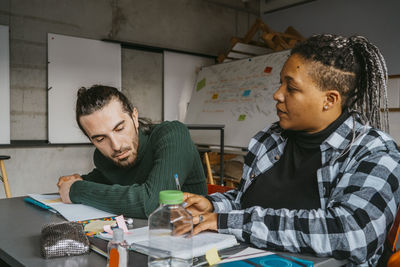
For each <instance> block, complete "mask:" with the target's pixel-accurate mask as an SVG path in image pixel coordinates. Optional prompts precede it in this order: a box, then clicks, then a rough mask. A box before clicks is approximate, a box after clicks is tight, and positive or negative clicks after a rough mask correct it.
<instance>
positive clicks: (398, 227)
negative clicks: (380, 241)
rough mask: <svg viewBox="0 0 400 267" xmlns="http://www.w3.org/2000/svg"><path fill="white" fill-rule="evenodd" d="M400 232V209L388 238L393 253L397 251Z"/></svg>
mask: <svg viewBox="0 0 400 267" xmlns="http://www.w3.org/2000/svg"><path fill="white" fill-rule="evenodd" d="M399 231H400V208H399V209H398V210H397V213H396V217H395V218H394V222H393V224H392V227H391V228H390V231H389V233H388V235H387V237H386V239H387V241H388V243H389V245H390V249H391V250H392V252H395V251H396V242H397V238H398V237H399Z"/></svg>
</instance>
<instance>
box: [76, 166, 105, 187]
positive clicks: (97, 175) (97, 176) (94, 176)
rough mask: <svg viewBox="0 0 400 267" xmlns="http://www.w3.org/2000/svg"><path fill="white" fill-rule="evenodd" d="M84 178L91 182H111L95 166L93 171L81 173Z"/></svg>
mask: <svg viewBox="0 0 400 267" xmlns="http://www.w3.org/2000/svg"><path fill="white" fill-rule="evenodd" d="M81 177H82V178H83V180H85V181H91V182H96V183H101V184H109V181H107V179H106V178H105V177H104V175H103V174H102V173H101V171H99V170H98V169H97V168H94V169H93V170H92V171H91V172H89V173H88V174H84V175H81Z"/></svg>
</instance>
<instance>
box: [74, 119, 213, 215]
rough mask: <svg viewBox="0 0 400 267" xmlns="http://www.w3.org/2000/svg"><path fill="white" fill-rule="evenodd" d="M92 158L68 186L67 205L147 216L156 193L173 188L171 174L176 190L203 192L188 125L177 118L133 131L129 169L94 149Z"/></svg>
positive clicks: (152, 206) (204, 186)
mask: <svg viewBox="0 0 400 267" xmlns="http://www.w3.org/2000/svg"><path fill="white" fill-rule="evenodd" d="M93 158H94V164H95V166H96V168H95V169H94V170H93V171H92V172H90V173H89V174H87V175H83V176H82V178H83V179H84V181H77V182H75V183H73V184H72V186H71V190H70V193H69V196H70V199H71V201H72V202H73V203H82V204H86V205H89V206H93V207H95V208H98V209H101V210H105V211H109V212H113V213H116V214H123V215H125V216H128V217H135V218H147V217H148V216H149V215H150V213H151V212H153V211H154V210H155V209H156V208H157V207H158V205H159V203H158V195H159V192H160V191H161V190H168V189H176V187H177V186H176V183H175V179H174V174H175V173H176V174H178V176H179V182H180V184H181V188H182V191H184V192H191V193H195V194H200V195H206V194H207V187H206V179H205V176H204V171H203V167H202V164H201V161H200V156H199V153H198V151H197V150H196V147H195V146H194V144H193V142H192V140H191V138H190V135H189V131H188V129H187V128H186V126H185V125H184V124H182V123H180V122H178V121H173V122H163V123H161V124H159V125H156V126H154V127H153V128H152V129H151V131H150V133H148V134H144V133H143V132H142V131H139V149H138V157H137V160H136V163H135V165H134V166H132V167H131V168H120V167H118V166H116V165H114V164H113V163H112V161H111V160H109V159H107V158H106V157H104V156H103V155H102V154H101V153H100V152H99V151H98V150H97V149H96V151H95V152H94V156H93Z"/></svg>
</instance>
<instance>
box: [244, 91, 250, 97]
mask: <svg viewBox="0 0 400 267" xmlns="http://www.w3.org/2000/svg"><path fill="white" fill-rule="evenodd" d="M250 93H251V90H245V91H244V92H243V94H242V96H249V95H250Z"/></svg>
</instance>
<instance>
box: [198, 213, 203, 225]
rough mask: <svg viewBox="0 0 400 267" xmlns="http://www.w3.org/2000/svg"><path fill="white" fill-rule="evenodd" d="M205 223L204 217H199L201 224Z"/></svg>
mask: <svg viewBox="0 0 400 267" xmlns="http://www.w3.org/2000/svg"><path fill="white" fill-rule="evenodd" d="M203 221H204V217H203V215H199V224H200V223H202V222H203Z"/></svg>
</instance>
